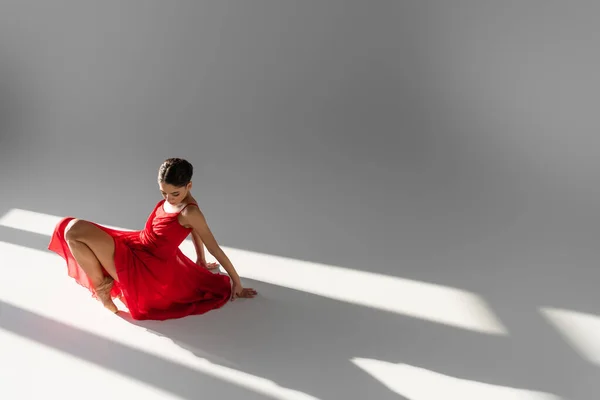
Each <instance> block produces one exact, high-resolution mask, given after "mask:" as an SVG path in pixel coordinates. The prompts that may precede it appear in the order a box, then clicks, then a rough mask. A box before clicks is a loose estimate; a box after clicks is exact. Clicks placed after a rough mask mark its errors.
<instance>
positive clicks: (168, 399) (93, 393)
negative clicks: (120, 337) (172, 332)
mask: <svg viewBox="0 0 600 400" xmlns="http://www.w3.org/2000/svg"><path fill="white" fill-rule="evenodd" d="M0 354H2V357H1V358H0V367H1V369H2V379H1V381H2V385H0V398H3V399H48V398H52V397H58V394H60V398H63V399H80V398H85V399H90V400H91V399H94V400H95V399H97V400H105V399H114V398H115V393H119V395H120V396H122V397H123V398H131V399H134V398H143V399H147V400H176V399H177V400H179V399H181V397H178V396H174V395H172V394H170V393H168V392H165V391H163V390H160V389H157V388H155V387H152V386H150V385H145V384H143V383H141V382H138V381H135V380H133V379H129V378H128V377H126V376H123V375H121V374H119V373H116V372H114V371H111V370H109V369H106V368H102V367H99V366H97V365H95V364H93V363H90V362H87V361H85V360H82V359H80V358H78V357H75V356H73V355H70V354H67V353H64V352H61V351H59V350H55V349H53V348H51V347H48V346H44V345H41V344H39V343H37V342H35V341H33V340H29V339H26V338H23V337H21V336H19V335H16V334H14V333H11V332H7V331H5V330H3V329H2V328H1V327H0Z"/></svg>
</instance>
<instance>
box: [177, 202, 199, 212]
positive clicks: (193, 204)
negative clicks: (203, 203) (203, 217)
mask: <svg viewBox="0 0 600 400" xmlns="http://www.w3.org/2000/svg"><path fill="white" fill-rule="evenodd" d="M190 205H192V206H196V207H198V204H196V203H187V204H186V205H185V206H183V208H182V209H181V210H179V212H182V211H183V210H185V209H186V208H187V206H190Z"/></svg>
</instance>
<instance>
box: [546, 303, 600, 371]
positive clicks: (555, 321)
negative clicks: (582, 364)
mask: <svg viewBox="0 0 600 400" xmlns="http://www.w3.org/2000/svg"><path fill="white" fill-rule="evenodd" d="M541 312H542V315H544V317H546V319H547V320H548V321H549V322H550V323H551V324H552V325H553V326H554V328H556V329H557V330H558V332H559V333H560V334H561V335H562V337H563V338H564V339H565V340H566V341H567V343H569V344H570V345H571V347H573V348H574V349H575V350H576V351H577V352H578V353H579V354H580V355H581V357H583V358H584V359H586V360H588V361H590V362H591V363H594V364H597V365H600V316H597V315H592V314H586V313H582V312H578V311H572V310H565V309H558V308H542V309H541Z"/></svg>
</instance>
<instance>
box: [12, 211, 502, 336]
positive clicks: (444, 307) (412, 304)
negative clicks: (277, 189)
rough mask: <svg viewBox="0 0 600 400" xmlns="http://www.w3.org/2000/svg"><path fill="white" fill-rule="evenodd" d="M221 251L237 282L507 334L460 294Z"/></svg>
mask: <svg viewBox="0 0 600 400" xmlns="http://www.w3.org/2000/svg"><path fill="white" fill-rule="evenodd" d="M59 220H60V218H59V217H56V216H52V215H48V214H42V213H36V212H32V211H26V210H20V209H12V210H10V211H9V212H8V213H7V214H6V215H4V216H3V217H2V218H0V225H3V226H6V227H10V228H14V229H20V230H25V231H29V232H34V233H38V234H43V235H50V234H51V233H52V231H53V229H54V225H55V224H56V222H58V221H59ZM107 226H108V225H107ZM111 228H113V229H123V228H115V227H111ZM123 230H125V229H123ZM127 230H130V229H127ZM222 247H223V249H224V250H225V252H226V253H227V254H228V256H229V258H230V259H231V260H232V262H233V263H234V265H235V267H236V269H237V270H238V272H239V273H240V275H241V276H242V277H246V278H250V279H255V280H259V281H262V282H267V283H270V284H273V285H278V286H283V287H287V288H290V289H295V290H299V291H304V292H307V293H312V294H315V295H319V296H323V297H327V298H331V299H335V300H339V301H344V302H348V303H352V304H357V305H361V306H365V307H371V308H376V309H380V310H385V311H388V312H392V313H396V314H401V315H405V316H409V317H413V318H418V319H423V320H427V321H431V322H434V323H439V324H444V325H449V326H453V327H456V328H460V329H466V330H471V331H475V332H479V333H485V334H492V335H507V334H508V332H507V329H506V328H505V327H504V326H503V324H502V323H501V322H500V320H499V319H498V318H497V317H496V316H495V315H494V313H493V311H492V310H491V309H490V307H489V306H488V305H487V304H486V302H485V301H484V300H483V299H482V298H481V297H480V296H478V295H476V294H474V293H470V292H468V291H465V290H461V289H457V288H452V287H448V286H442V285H435V284H431V283H426V282H420V281H415V280H409V279H404V278H398V277H394V276H388V275H383V274H376V273H371V272H365V271H358V270H353V269H348V268H342V267H337V266H332V265H325V264H317V263H311V262H306V261H301V260H295V259H290V258H284V257H278V256H272V255H268V254H262V253H256V252H251V251H246V250H240V249H234V248H229V247H226V246H222ZM181 249H182V251H183V252H184V253H185V254H186V255H188V256H189V257H191V258H192V259H194V258H195V255H194V254H195V253H194V247H193V244H192V242H191V240H186V241H185V242H184V243H182V245H181Z"/></svg>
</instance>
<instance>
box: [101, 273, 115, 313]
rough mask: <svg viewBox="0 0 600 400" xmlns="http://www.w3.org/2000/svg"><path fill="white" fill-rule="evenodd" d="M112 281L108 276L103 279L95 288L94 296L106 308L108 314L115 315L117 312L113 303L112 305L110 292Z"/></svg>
mask: <svg viewBox="0 0 600 400" xmlns="http://www.w3.org/2000/svg"><path fill="white" fill-rule="evenodd" d="M113 283H114V280H113V278H111V277H110V276H107V277H105V278H104V280H103V281H102V283H101V284H100V285H98V287H97V288H96V296H98V300H100V301H101V302H102V305H103V306H104V307H106V308H107V309H108V310H110V312H113V313H116V312H118V311H119V309H118V308H117V306H116V305H115V303H113V300H112V297H111V296H110V291H111V289H112V287H113Z"/></svg>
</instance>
